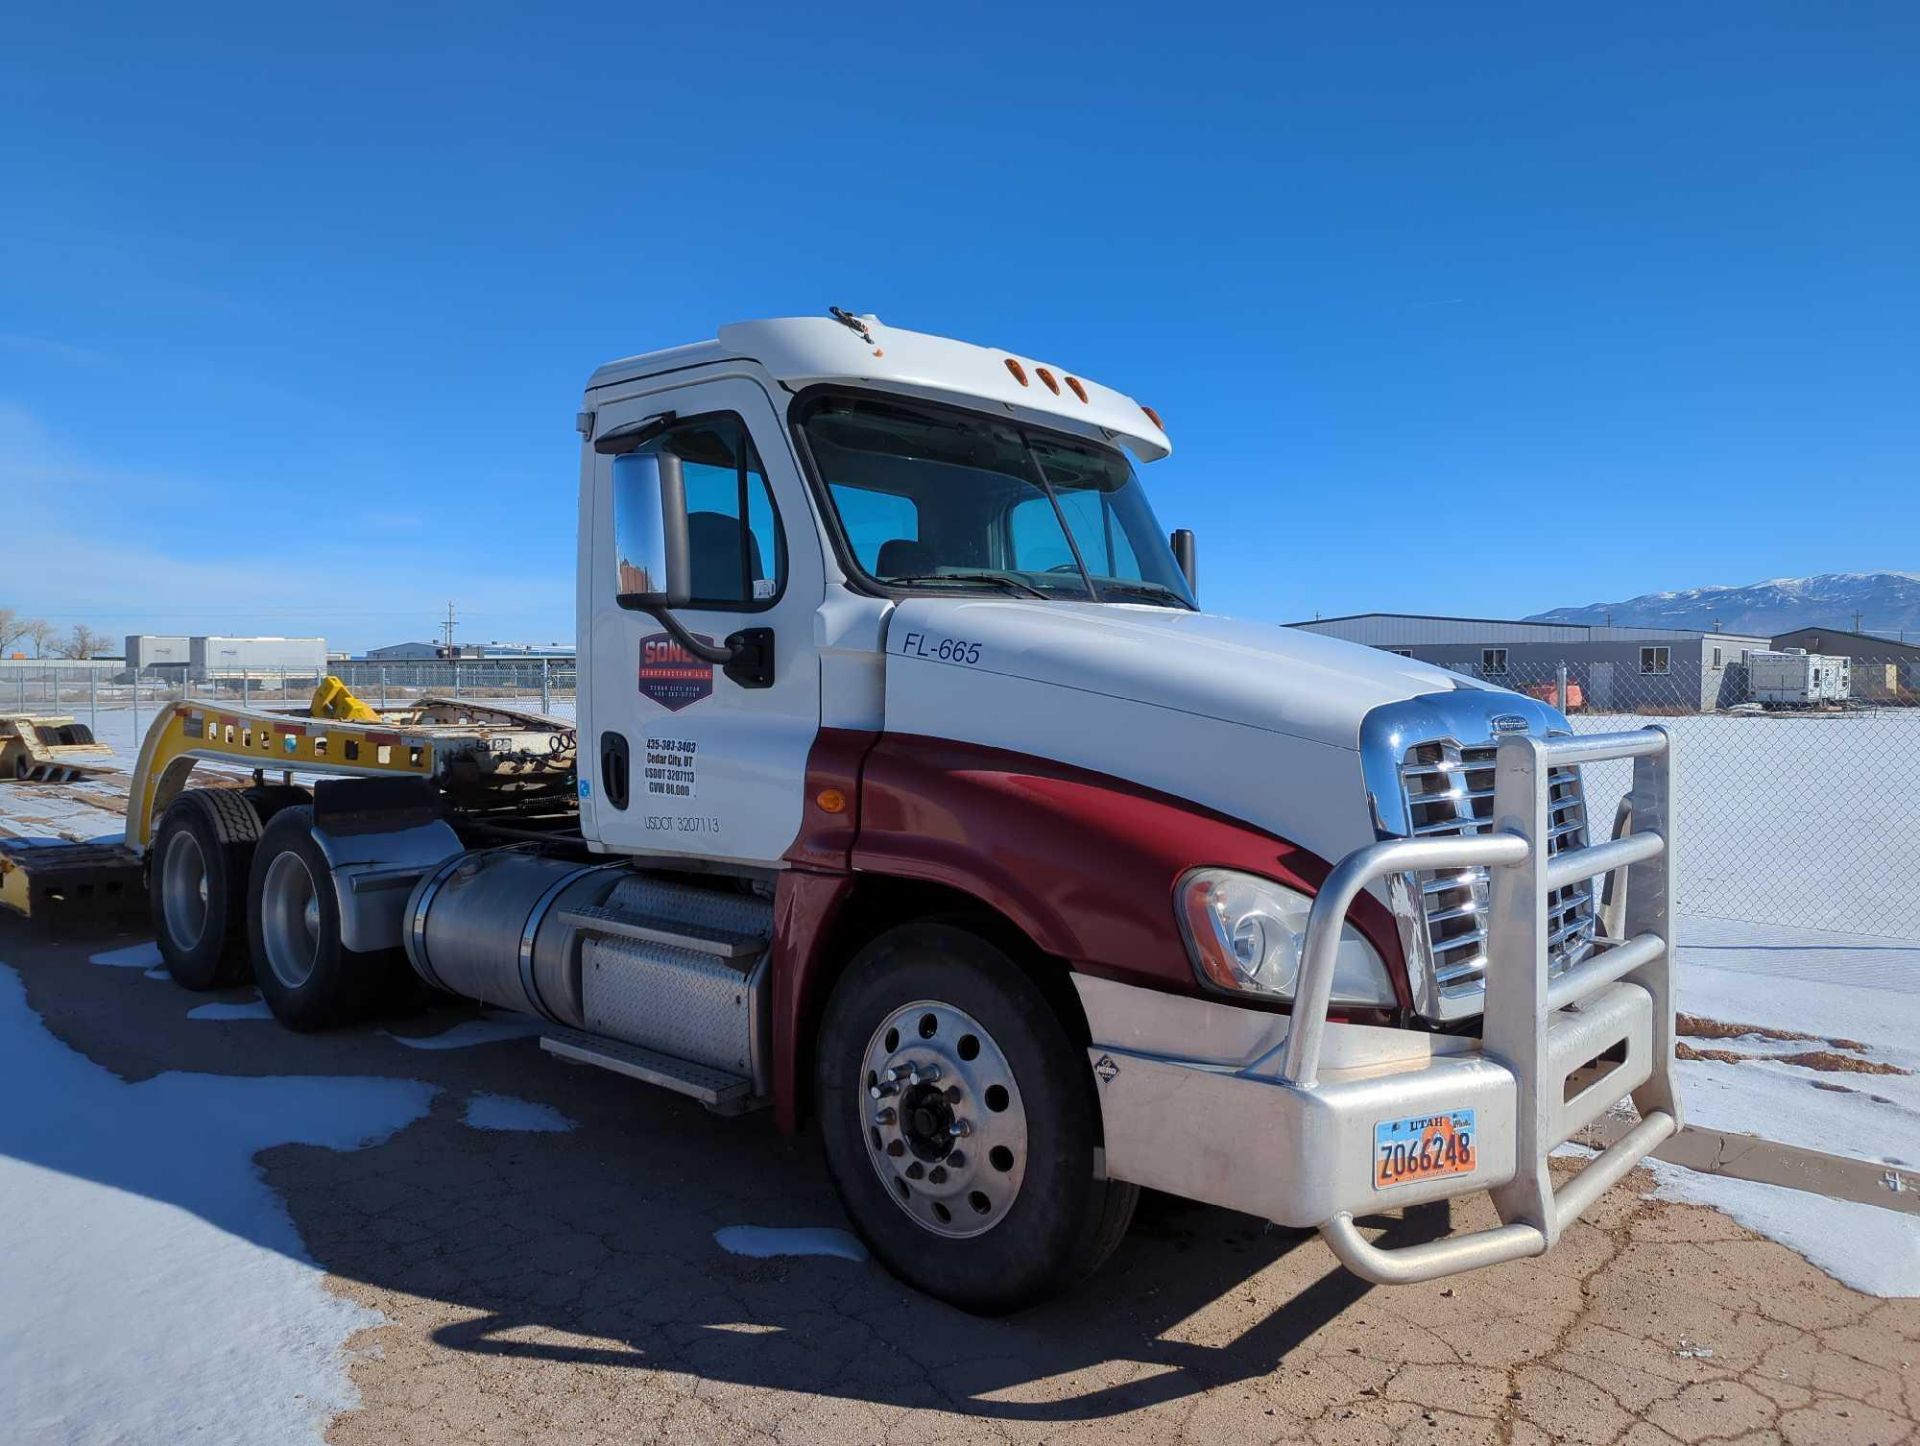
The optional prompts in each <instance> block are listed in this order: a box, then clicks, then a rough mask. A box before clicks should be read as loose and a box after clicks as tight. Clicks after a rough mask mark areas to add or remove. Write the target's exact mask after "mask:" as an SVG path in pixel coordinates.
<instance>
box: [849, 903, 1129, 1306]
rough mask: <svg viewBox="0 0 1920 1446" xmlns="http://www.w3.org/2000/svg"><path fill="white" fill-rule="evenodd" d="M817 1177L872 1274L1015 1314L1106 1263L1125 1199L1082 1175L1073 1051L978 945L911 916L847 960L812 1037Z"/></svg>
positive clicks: (1087, 1116)
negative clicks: (820, 1150)
mask: <svg viewBox="0 0 1920 1446" xmlns="http://www.w3.org/2000/svg"><path fill="white" fill-rule="evenodd" d="M816 1104H817V1107H818V1112H819V1120H820V1127H821V1134H822V1138H823V1141H824V1144H825V1148H826V1156H827V1167H828V1170H829V1171H830V1173H831V1174H832V1176H833V1180H834V1184H835V1187H836V1188H837V1189H838V1190H839V1192H840V1198H841V1200H842V1202H843V1203H844V1204H845V1205H846V1208H847V1213H848V1215H849V1216H850V1217H851V1218H852V1220H853V1224H854V1227H855V1228H856V1229H857V1230H858V1231H859V1232H860V1234H861V1236H862V1237H863V1238H864V1239H865V1240H866V1241H867V1244H868V1245H869V1246H870V1247H871V1248H872V1250H873V1252H874V1254H875V1255H876V1256H878V1257H879V1259H880V1260H881V1262H882V1263H884V1264H885V1265H886V1266H887V1268H888V1269H890V1270H891V1271H893V1273H894V1274H895V1275H898V1276H900V1277H901V1278H902V1279H903V1280H905V1281H907V1282H908V1283H909V1284H911V1285H914V1286H916V1287H918V1288H919V1289H921V1290H924V1291H926V1292H927V1293H928V1294H930V1295H934V1296H938V1297H939V1298H941V1299H942V1300H946V1301H950V1302H952V1303H953V1304H955V1305H957V1306H960V1307H962V1308H963V1309H966V1310H971V1311H978V1312H981V1313H986V1314H994V1313H1000V1312H1004V1311H1010V1310H1018V1309H1020V1308H1021V1307H1023V1306H1027V1305H1031V1304H1033V1303H1035V1302H1036V1301H1039V1300H1042V1299H1045V1298H1046V1297H1047V1296H1050V1295H1053V1294H1056V1293H1058V1292H1059V1291H1061V1290H1064V1289H1067V1288H1068V1287H1070V1286H1072V1285H1074V1284H1076V1283H1077V1282H1079V1281H1080V1280H1081V1279H1083V1278H1084V1277H1086V1276H1087V1275H1089V1274H1091V1273H1092V1272H1093V1270H1094V1269H1096V1268H1097V1267H1098V1266H1099V1265H1100V1264H1101V1262H1103V1261H1104V1260H1105V1259H1106V1258H1107V1257H1108V1256H1109V1255H1111V1254H1112V1253H1113V1251H1114V1249H1115V1247H1117V1246H1118V1245H1119V1243H1120V1239H1121V1237H1122V1236H1123V1235H1125V1233H1126V1228H1127V1224H1128V1222H1129V1221H1130V1220H1131V1219H1132V1216H1133V1207H1134V1202H1135V1199H1136V1198H1137V1196H1138V1193H1139V1192H1138V1191H1137V1189H1136V1188H1135V1187H1134V1186H1132V1185H1125V1184H1120V1183H1118V1182H1114V1181H1109V1180H1100V1179H1096V1178H1095V1176H1094V1161H1095V1147H1096V1145H1097V1143H1098V1134H1097V1117H1096V1111H1097V1108H1098V1105H1097V1102H1096V1100H1095V1099H1094V1095H1093V1086H1092V1075H1091V1073H1090V1072H1089V1070H1088V1068H1087V1062H1086V1052H1085V1051H1084V1050H1082V1049H1080V1048H1078V1047H1077V1046H1075V1045H1074V1043H1073V1042H1072V1040H1071V1039H1070V1038H1069V1037H1068V1035H1067V1033H1066V1031H1065V1030H1064V1029H1063V1028H1062V1027H1061V1024H1060V1021H1059V1020H1058V1018H1056V1017H1055V1015H1054V1013H1053V1010H1052V1008H1051V1007H1050V1006H1049V1005H1048V1003H1047V1000H1046V998H1045V996H1044V995H1042V993H1041V992H1040V990H1039V989H1038V988H1037V987H1036V986H1035V984H1034V983H1033V981H1032V980H1031V979H1030V978H1028V977H1027V975H1026V973H1025V972H1024V971H1023V970H1021V968H1020V967H1019V966H1018V965H1017V964H1015V963H1014V962H1013V960H1012V959H1010V958H1008V956H1007V955H1006V954H1005V953H1004V952H1002V951H1001V950H1000V949H999V948H997V947H996V946H994V945H993V944H991V943H989V942H988V941H987V940H986V939H984V938H982V937H980V936H979V935H978V934H974V933H972V932H970V931H968V930H965V929H962V928H958V927H955V926H951V925H945V924H911V925H907V926H904V927H902V928H898V929H895V930H892V931H890V932H889V933H887V934H884V935H882V936H881V937H880V938H878V939H876V940H875V941H874V942H873V943H871V944H869V945H868V946H867V947H866V948H865V949H864V950H862V951H861V953H860V956H859V957H858V958H857V959H855V960H854V962H853V964H852V965H851V966H849V968H848V970H847V973H846V975H845V977H844V978H843V979H842V980H841V981H840V984H839V986H838V987H837V988H836V989H835V991H834V995H833V998H832V1000H831V1002H830V1003H829V1005H828V1007H827V1017H826V1021H825V1027H824V1029H823V1030H822V1034H821V1040H820V1056H819V1076H818V1080H817V1093H816Z"/></svg>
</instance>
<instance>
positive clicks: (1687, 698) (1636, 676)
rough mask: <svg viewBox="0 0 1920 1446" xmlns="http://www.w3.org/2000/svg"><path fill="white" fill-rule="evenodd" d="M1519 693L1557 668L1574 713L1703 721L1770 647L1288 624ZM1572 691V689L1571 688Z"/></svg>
mask: <svg viewBox="0 0 1920 1446" xmlns="http://www.w3.org/2000/svg"><path fill="white" fill-rule="evenodd" d="M1292 626H1293V627H1296V628H1299V629H1301V630H1302V631H1303V632H1310V633H1323V634H1325V635H1326V636H1328V637H1333V638H1344V639H1346V640H1347V641H1348V642H1353V643H1365V644H1366V645H1367V646H1369V647H1374V648H1381V649H1384V650H1385V651H1387V652H1390V653H1399V654H1400V655H1401V656H1403V657H1408V658H1418V659H1419V660H1420V661H1421V662H1423V663H1435V664H1438V665H1439V666H1440V667H1443V668H1450V669H1452V670H1453V671H1454V672H1456V673H1465V674H1468V675H1469V676H1471V677H1476V678H1484V679H1486V680H1487V681H1488V682H1489V683H1498V684H1499V685H1501V686H1502V687H1507V688H1513V689H1515V690H1517V691H1520V692H1534V693H1538V694H1540V695H1541V696H1548V695H1547V694H1546V693H1544V692H1542V689H1543V688H1546V687H1550V686H1551V685H1552V684H1554V683H1555V681H1556V680H1557V677H1558V673H1559V669H1560V667H1561V665H1562V664H1564V665H1565V666H1566V669H1567V681H1568V683H1569V684H1570V685H1573V687H1577V689H1578V692H1577V693H1576V694H1574V700H1575V705H1576V706H1585V707H1588V708H1595V709H1614V708H1618V709H1627V710H1648V711H1653V712H1689V713H1699V712H1705V711H1708V710H1711V709H1714V708H1724V707H1727V706H1729V705H1731V704H1734V703H1739V702H1742V701H1744V699H1745V696H1746V668H1745V662H1744V660H1745V656H1746V654H1747V652H1748V651H1750V650H1755V649H1760V650H1764V649H1767V648H1769V647H1771V646H1772V640H1771V639H1769V638H1762V637H1747V636H1744V635H1741V634H1736V633H1714V632H1703V631H1693V630H1688V629H1682V628H1630V627H1600V626H1590V625H1588V624H1585V623H1542V622H1528V621H1525V620H1514V619H1507V618H1443V617H1423V616H1419V615H1416V614H1411V613H1356V614H1354V615H1353V616H1351V617H1342V618H1315V619H1314V620H1313V621H1312V622H1302V623H1294V624H1292ZM1570 691H1571V689H1570Z"/></svg>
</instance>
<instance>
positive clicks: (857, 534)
mask: <svg viewBox="0 0 1920 1446" xmlns="http://www.w3.org/2000/svg"><path fill="white" fill-rule="evenodd" d="M827 490H828V491H829V492H831V493H832V494H833V505H834V508H835V510H836V511H838V512H839V514H840V525H841V527H843V528H844V529H845V530H846V534H847V545H848V546H849V547H851V548H852V549H853V556H854V559H855V560H856V561H857V562H858V563H859V564H860V566H862V567H864V568H865V569H866V570H867V571H868V572H870V573H873V574H874V575H875V576H876V577H878V576H880V575H881V574H882V572H883V571H884V572H885V573H886V574H888V575H890V576H898V575H899V574H902V573H913V572H931V571H932V570H933V568H932V566H931V564H929V565H926V566H916V565H914V562H913V557H914V552H915V550H916V549H918V546H919V542H920V504H919V503H917V502H915V501H914V500H913V499H912V498H911V497H903V496H902V495H901V494H900V493H898V492H879V491H875V490H873V489H872V488H867V487H852V486H849V485H847V484H846V483H844V482H830V483H828V484H827ZM889 542H900V543H912V544H914V548H887V544H888V543H889ZM883 549H884V550H886V552H887V554H888V555H887V558H886V564H887V565H886V567H885V568H884V569H883V568H882V567H881V565H880V562H881V558H880V554H881V552H882V550H883Z"/></svg>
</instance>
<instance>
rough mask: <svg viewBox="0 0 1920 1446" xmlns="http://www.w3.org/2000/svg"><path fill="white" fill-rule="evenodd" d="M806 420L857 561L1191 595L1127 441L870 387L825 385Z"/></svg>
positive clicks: (972, 583)
mask: <svg viewBox="0 0 1920 1446" xmlns="http://www.w3.org/2000/svg"><path fill="white" fill-rule="evenodd" d="M801 428H802V430H803V431H804V432H805V434H806V438H807V445H808V449H809V450H810V451H811V452H812V454H813V461H814V465H815V466H816V467H817V468H818V470H819V474H820V480H821V481H822V482H823V483H824V484H825V485H826V491H827V495H828V497H829V498H830V499H831V500H832V503H833V507H834V511H835V512H836V513H837V514H838V516H839V520H840V528H841V531H842V532H843V533H844V535H845V537H846V540H847V546H848V547H849V549H850V550H851V551H852V553H853V557H854V560H855V562H856V563H858V565H859V566H860V568H861V569H862V570H863V571H865V572H866V573H867V574H868V576H870V577H871V578H873V579H874V580H876V581H878V582H881V583H885V584H886V585H888V586H889V587H899V588H924V589H926V590H928V591H934V590H941V591H966V590H986V591H995V592H1004V593H1008V594H1010V595H1017V596H1022V597H1042V598H1079V599H1082V600H1086V599H1092V600H1094V601H1099V602H1129V603H1151V604H1157V605H1159V606H1162V607H1169V606H1170V607H1188V608H1190V607H1193V606H1194V602H1193V595H1192V594H1191V593H1190V592H1189V591H1188V589H1187V580H1186V578H1185V577H1184V576H1183V575H1182V574H1181V572H1180V566H1179V564H1178V563H1176V562H1175V561H1174V559H1173V552H1172V550H1171V549H1170V548H1169V547H1168V545H1167V539H1166V534H1165V533H1163V532H1162V531H1161V530H1160V524H1159V523H1158V522H1156V521H1155V520H1154V516H1153V510H1152V508H1150V507H1149V506H1148V505H1147V498H1146V493H1145V491H1144V490H1143V489H1142V488H1141V486H1140V482H1139V479H1138V478H1137V477H1135V476H1134V473H1133V468H1132V466H1131V465H1130V464H1129V463H1128V461H1127V459H1126V458H1125V457H1124V456H1122V455H1121V454H1120V453H1119V452H1117V451H1112V450H1110V449H1108V448H1104V447H1096V446H1092V445H1090V444H1088V443H1084V442H1079V441H1075V440H1073V439H1071V438H1068V437H1064V436H1062V435H1061V434H1059V433H1058V432H1048V431H1043V430H1040V429H1038V428H1031V427H1020V426H1015V425H1013V424H1012V423H1009V422H1001V421H995V420H992V419H990V418H986V417H977V416H973V415H971V414H968V413H964V412H956V411H949V410H947V409H946V408H942V407H931V406H920V405H916V404H915V403H912V402H901V401H895V400H892V399H887V400H884V401H883V400H880V399H878V398H875V397H870V396H860V397H853V396H844V395H829V396H827V397H825V398H823V399H821V400H820V401H818V402H816V403H815V404H813V405H812V406H811V407H810V408H808V410H807V411H806V413H805V416H804V420H803V421H802V423H801Z"/></svg>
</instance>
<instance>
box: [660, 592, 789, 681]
mask: <svg viewBox="0 0 1920 1446" xmlns="http://www.w3.org/2000/svg"><path fill="white" fill-rule="evenodd" d="M641 611H643V612H645V613H646V614H647V615H648V616H649V617H651V618H652V619H653V620H654V621H655V622H657V623H659V624H660V626H661V627H663V628H665V629H666V630H667V636H668V637H670V638H672V639H673V640H674V641H675V642H676V643H678V644H679V645H680V646H681V647H683V648H685V649H686V650H687V651H688V652H689V653H691V654H693V656H694V657H696V658H698V659H699V660H700V661H701V662H703V663H717V664H718V665H719V666H720V669H721V671H723V672H724V673H725V674H726V675H727V676H728V677H729V678H731V679H732V680H733V681H734V682H736V683H738V684H739V685H740V686H741V687H742V688H771V687H772V686H773V629H772V628H742V629H741V630H740V631H739V632H737V633H733V634H731V635H730V636H729V637H728V638H727V640H726V642H724V643H707V642H702V641H701V640H700V639H699V638H696V637H695V636H694V635H693V634H692V633H690V632H688V631H687V628H686V624H684V623H682V622H681V621H680V619H678V618H677V617H675V616H674V615H673V609H672V608H668V607H663V606H660V605H658V604H655V605H654V606H651V607H647V608H643V609H641Z"/></svg>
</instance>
